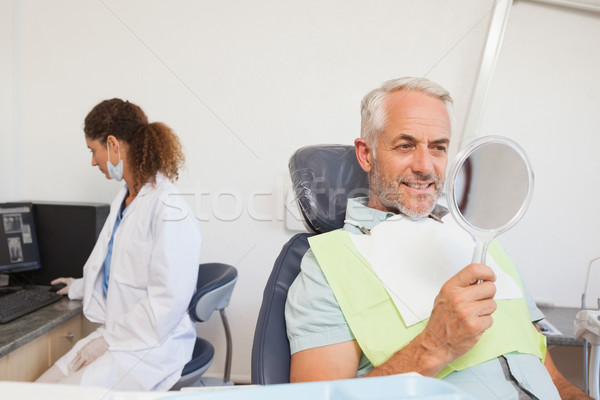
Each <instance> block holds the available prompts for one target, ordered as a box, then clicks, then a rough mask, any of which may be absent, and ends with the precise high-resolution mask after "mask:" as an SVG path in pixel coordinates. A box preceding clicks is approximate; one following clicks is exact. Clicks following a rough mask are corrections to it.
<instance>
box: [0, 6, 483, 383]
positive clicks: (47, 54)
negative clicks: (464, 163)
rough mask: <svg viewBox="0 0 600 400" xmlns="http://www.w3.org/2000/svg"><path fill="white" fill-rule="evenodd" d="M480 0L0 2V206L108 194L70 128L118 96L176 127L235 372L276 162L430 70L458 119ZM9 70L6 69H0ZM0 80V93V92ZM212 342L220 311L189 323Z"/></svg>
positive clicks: (272, 224) (267, 226)
mask: <svg viewBox="0 0 600 400" xmlns="http://www.w3.org/2000/svg"><path fill="white" fill-rule="evenodd" d="M493 4H494V2H493V1H491V0H488V1H480V0H469V1H465V0H452V1H444V2H440V1H437V0H426V1H419V2H415V1H410V0H403V1H397V0H383V1H378V2H358V1H350V2H349V1H342V0H332V1H327V2H318V1H302V2H299V1H287V2H281V1H269V0H257V1H252V2H247V1H230V2H208V1H191V0H190V1H184V0H179V1H171V2H161V1H141V0H140V1H133V0H129V1H116V0H111V1H103V2H100V1H89V0H88V1H80V0H57V1H52V2H47V1H43V0H21V1H19V0H14V1H12V2H11V1H10V0H0V16H1V17H0V22H1V23H0V26H1V28H0V29H1V30H2V31H1V34H0V44H1V45H2V49H5V48H6V49H7V50H8V51H7V52H6V53H5V52H4V50H3V54H2V57H1V59H0V68H1V69H0V76H1V77H2V78H1V79H2V81H1V82H2V86H1V88H2V91H1V93H0V102H1V105H2V111H1V112H2V114H1V116H2V119H3V121H9V123H8V126H4V129H3V132H2V143H3V146H2V147H3V150H4V151H3V157H1V158H0V182H1V184H2V189H1V191H0V201H7V200H20V199H33V200H36V199H43V200H64V201H102V202H109V201H110V200H111V199H112V197H113V196H114V194H115V193H116V191H117V189H118V186H119V185H118V184H117V183H114V182H108V181H106V180H104V178H103V177H102V176H101V175H100V174H99V172H98V170H96V169H94V168H90V154H89V153H88V151H87V150H86V149H85V144H84V139H83V133H82V129H81V128H82V125H83V118H84V117H85V115H86V113H87V112H88V111H89V110H90V109H91V107H93V106H94V105H95V104H96V103H98V102H99V101H100V100H103V99H105V98H110V97H121V98H126V99H129V100H131V101H132V102H135V103H137V104H139V105H141V106H142V108H143V109H144V110H145V111H146V112H147V114H148V116H149V118H150V119H151V120H154V121H164V122H166V123H167V124H169V125H171V126H172V127H173V128H174V129H175V131H176V132H177V133H178V134H179V136H180V138H181V140H182V142H183V144H184V146H185V152H186V155H187V170H186V172H185V173H184V175H183V176H182V178H181V179H180V182H179V187H180V188H181V189H182V190H183V191H184V192H186V193H188V194H189V200H190V202H192V203H193V204H194V205H195V209H196V214H197V216H198V217H199V218H200V219H201V224H202V228H203V231H204V236H205V241H204V247H203V260H204V261H206V262H208V261H219V262H225V263H230V264H233V265H235V266H236V267H237V268H238V270H239V274H240V279H239V283H238V286H237V288H236V291H235V293H234V297H233V300H232V304H231V306H230V308H229V316H230V321H231V323H232V328H233V338H234V366H233V371H232V372H233V376H234V379H235V380H237V381H248V380H249V376H250V352H251V346H252V337H253V333H254V326H255V321H256V316H257V313H258V308H259V305H260V301H261V297H262V291H263V287H264V283H265V282H266V279H267V276H268V274H269V272H270V268H271V267H272V265H273V261H274V260H275V258H276V256H277V254H278V252H279V250H280V249H281V246H282V245H283V244H284V243H285V242H286V240H287V239H288V238H289V237H290V236H291V234H292V232H289V231H286V230H285V225H284V221H283V215H284V209H283V203H284V194H285V190H286V188H287V186H288V181H287V179H288V178H287V161H288V158H289V156H290V155H291V153H292V152H293V151H294V150H296V149H297V148H299V147H301V146H304V145H307V144H313V143H347V144H351V143H352V141H353V139H354V138H355V137H357V136H358V134H359V102H360V99H361V98H362V96H363V95H364V94H365V93H366V92H367V91H368V90H370V89H372V88H374V87H375V86H377V85H379V84H380V83H381V82H382V81H384V80H387V79H390V78H393V77H397V76H403V75H421V76H428V77H430V78H432V79H434V80H436V81H438V82H440V83H441V84H443V85H445V86H446V87H447V88H448V89H449V90H450V91H451V92H452V93H453V95H454V98H455V102H456V110H457V120H458V125H459V128H460V126H462V124H463V122H464V119H465V114H466V110H467V106H468V104H469V99H470V94H471V92H472V90H473V83H474V81H475V77H476V74H477V68H478V64H479V59H480V57H481V51H482V47H483V45H484V42H485V37H486V34H487V29H488V25H489V16H490V12H491V11H492V10H493ZM13 67H14V68H13ZM5 88H6V90H5ZM199 330H200V331H201V332H202V334H203V335H205V336H206V337H207V338H208V339H209V340H211V341H212V342H213V343H215V344H216V347H217V359H216V361H215V364H214V368H212V371H213V372H215V373H218V372H219V371H221V370H222V365H223V361H222V355H223V349H224V347H223V342H224V339H223V334H222V331H221V328H220V326H219V324H218V319H217V318H213V319H212V320H211V321H210V322H209V323H207V324H204V325H202V326H201V327H199Z"/></svg>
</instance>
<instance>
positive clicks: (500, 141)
mask: <svg viewBox="0 0 600 400" xmlns="http://www.w3.org/2000/svg"><path fill="white" fill-rule="evenodd" d="M446 185H447V193H446V196H447V201H448V205H449V208H450V212H451V213H452V216H453V217H454V218H455V219H456V221H457V222H458V224H459V225H460V226H461V227H462V228H463V229H465V230H466V231H467V232H469V233H470V234H471V236H472V237H473V239H474V240H475V250H474V252H473V263H479V264H485V255H486V253H487V247H488V244H489V242H490V241H491V240H492V239H493V238H494V237H496V236H498V235H499V234H500V233H502V232H505V231H506V230H508V229H510V228H511V227H513V226H514V225H515V224H516V223H517V222H518V221H519V220H520V219H521V217H523V214H525V211H526V210H527V207H528V206H529V203H530V202H531V197H532V194H533V171H532V170H531V167H530V165H529V162H528V160H527V156H526V155H525V152H524V151H523V149H522V148H521V147H520V146H519V145H518V144H517V143H515V142H513V141H512V140H510V139H508V138H505V137H501V136H484V137H481V138H479V139H476V140H475V141H473V142H472V143H470V144H469V145H468V146H466V147H465V148H464V149H462V150H461V151H460V152H459V153H458V154H457V156H456V158H455V160H454V163H453V164H452V167H451V168H450V171H449V172H448V180H447V183H446Z"/></svg>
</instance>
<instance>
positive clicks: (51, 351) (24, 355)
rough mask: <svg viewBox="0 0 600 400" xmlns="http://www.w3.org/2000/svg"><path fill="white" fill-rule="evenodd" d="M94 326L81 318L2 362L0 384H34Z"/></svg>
mask: <svg viewBox="0 0 600 400" xmlns="http://www.w3.org/2000/svg"><path fill="white" fill-rule="evenodd" d="M93 329H95V326H94V325H93V324H90V323H89V322H87V320H86V319H85V318H84V317H83V315H82V314H78V315H76V316H75V317H73V318H71V319H69V320H68V321H66V322H64V323H62V324H61V325H59V326H57V327H55V328H53V329H51V330H50V331H48V332H46V333H44V334H42V335H41V336H39V337H37V338H35V339H33V340H32V341H30V342H29V343H27V344H25V345H23V346H21V347H19V348H18V349H16V350H14V351H12V352H10V353H8V354H7V355H5V356H4V357H2V358H0V380H9V381H26V382H31V381H34V380H35V379H37V378H38V377H39V376H40V375H41V374H42V373H43V372H44V371H46V369H48V367H50V366H51V365H52V364H54V362H55V361H56V360H58V359H59V358H60V357H61V356H62V355H63V354H65V353H66V352H67V351H69V350H70V349H71V347H73V345H74V344H75V343H76V342H77V341H78V340H79V339H81V338H82V337H84V336H85V335H87V334H88V333H90V332H91V331H92V330H93Z"/></svg>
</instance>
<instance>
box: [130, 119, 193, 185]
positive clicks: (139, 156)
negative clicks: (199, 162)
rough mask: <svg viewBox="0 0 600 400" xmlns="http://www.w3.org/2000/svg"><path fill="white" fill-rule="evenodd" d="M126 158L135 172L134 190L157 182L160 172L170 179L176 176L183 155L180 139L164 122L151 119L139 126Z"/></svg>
mask: <svg viewBox="0 0 600 400" xmlns="http://www.w3.org/2000/svg"><path fill="white" fill-rule="evenodd" d="M128 157H129V160H130V163H131V166H132V169H133V171H134V179H135V185H134V190H136V191H137V190H139V188H140V187H141V186H143V185H144V184H145V183H146V182H152V183H155V182H156V174H157V173H158V172H160V173H161V174H163V175H164V176H165V177H167V178H168V179H169V180H171V181H175V180H177V178H179V170H180V169H181V167H182V166H183V163H184V161H185V157H184V155H183V152H182V151H181V143H180V142H179V138H178V137H177V135H175V133H174V132H173V131H172V130H171V128H169V127H168V126H167V125H165V124H163V123H162V122H153V123H150V124H145V125H142V126H140V127H139V128H138V129H137V131H136V132H135V134H134V135H132V136H131V140H130V141H129V152H128Z"/></svg>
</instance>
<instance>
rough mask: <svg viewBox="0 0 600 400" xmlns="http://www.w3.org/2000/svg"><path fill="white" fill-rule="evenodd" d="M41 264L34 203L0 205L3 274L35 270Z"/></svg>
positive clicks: (0, 260)
mask: <svg viewBox="0 0 600 400" xmlns="http://www.w3.org/2000/svg"><path fill="white" fill-rule="evenodd" d="M40 266H41V262H40V252H39V249H38V241H37V236H36V230H35V223H34V217H33V205H32V204H31V203H10V204H0V273H9V272H11V273H12V272H23V271H32V270H37V269H39V268H40Z"/></svg>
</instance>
